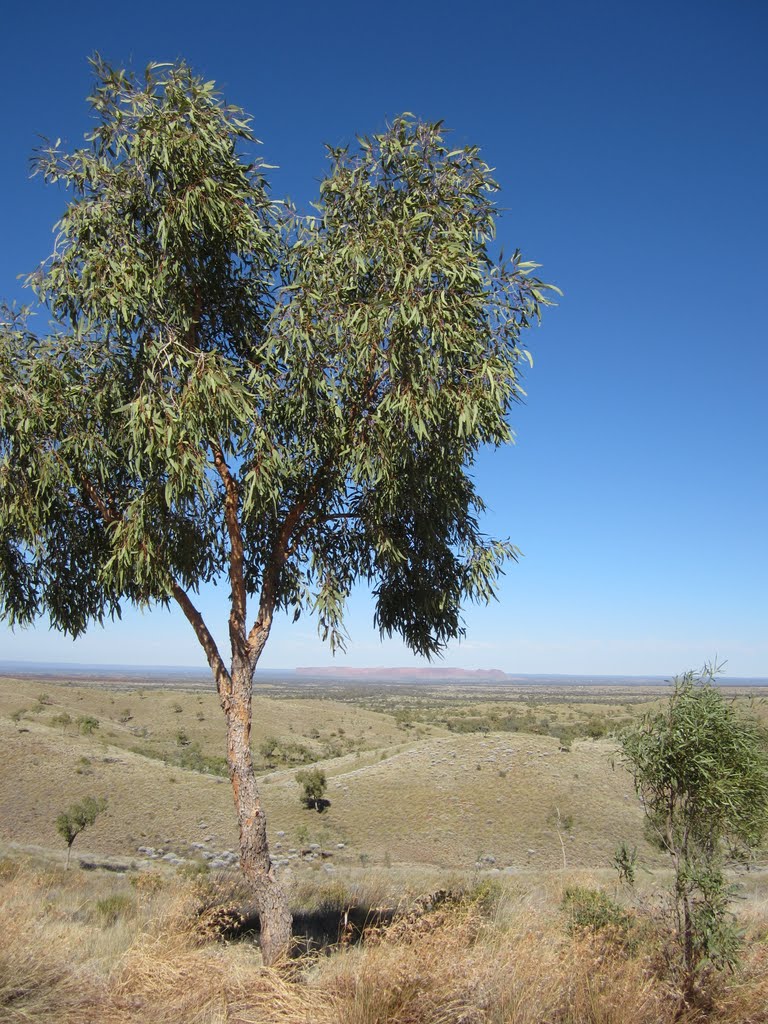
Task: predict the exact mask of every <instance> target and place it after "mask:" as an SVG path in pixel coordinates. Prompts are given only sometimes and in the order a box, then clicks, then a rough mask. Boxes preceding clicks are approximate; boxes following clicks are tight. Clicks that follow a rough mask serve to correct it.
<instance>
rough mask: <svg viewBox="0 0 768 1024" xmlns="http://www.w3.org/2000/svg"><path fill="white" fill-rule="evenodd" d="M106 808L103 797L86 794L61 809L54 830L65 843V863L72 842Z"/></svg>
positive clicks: (69, 854) (70, 852)
mask: <svg viewBox="0 0 768 1024" xmlns="http://www.w3.org/2000/svg"><path fill="white" fill-rule="evenodd" d="M106 809H107V801H106V800H105V799H103V798H97V797H93V796H87V797H85V799H84V800H81V801H80V802H79V803H75V804H72V805H71V806H70V807H68V808H67V809H66V811H62V812H61V814H59V815H58V817H57V818H56V831H57V832H58V833H59V835H60V836H61V838H62V839H63V840H64V842H65V843H66V844H67V864H66V866H67V867H69V858H70V856H71V854H72V844H73V843H74V841H75V840H76V839H77V837H78V836H79V835H80V833H81V832H83V831H85V829H87V828H88V826H89V825H93V823H94V822H95V821H96V819H97V818H98V816H99V815H100V814H102V813H103V812H104V811H105V810H106Z"/></svg>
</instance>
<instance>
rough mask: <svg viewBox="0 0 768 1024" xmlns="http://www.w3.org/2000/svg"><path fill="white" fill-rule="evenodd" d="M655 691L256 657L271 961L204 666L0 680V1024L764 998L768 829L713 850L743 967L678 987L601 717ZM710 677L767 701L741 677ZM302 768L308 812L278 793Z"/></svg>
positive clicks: (510, 1022)
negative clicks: (284, 950)
mask: <svg viewBox="0 0 768 1024" xmlns="http://www.w3.org/2000/svg"><path fill="white" fill-rule="evenodd" d="M667 692H668V687H666V688H665V687H663V686H653V685H637V686H619V685H615V686H545V685H542V684H538V685H525V684H520V685H512V684H509V683H506V684H499V685H496V684H492V683H488V684H485V683H474V684H472V685H469V684H464V683H455V682H454V683H441V684H438V683H432V682H425V681H421V682H419V683H412V684H409V683H407V682H398V683H383V682H375V681H371V680H368V681H365V682H362V683H356V682H353V681H350V680H345V681H343V682H338V681H334V680H332V679H325V678H319V679H314V678H313V677H311V676H307V677H305V678H298V677H297V678H292V679H285V678H270V677H269V676H268V675H264V676H262V679H261V681H259V680H258V677H257V682H256V685H255V690H254V709H253V720H254V729H253V740H252V746H253V752H254V757H255V760H256V764H257V771H258V775H259V785H260V791H261V794H262V796H263V801H264V806H265V809H266V813H267V819H268V822H269V839H270V849H271V851H272V857H273V860H274V862H275V864H276V866H277V872H278V876H279V877H280V878H281V880H282V881H283V882H284V883H285V884H286V886H287V887H288V890H289V892H290V893H291V899H292V905H293V910H294V915H295V918H296V925H295V930H296V933H297V935H296V946H297V950H296V956H295V958H294V959H293V960H292V961H291V962H290V964H288V965H286V966H284V967H283V968H282V969H279V970H266V969H264V968H263V967H262V966H261V963H260V957H259V953H258V946H257V944H256V938H255V935H254V932H253V929H252V927H251V926H252V924H253V922H252V921H249V919H248V914H247V894H245V893H244V892H243V891H242V889H241V887H240V883H239V881H238V872H237V859H236V856H235V851H236V850H237V835H236V830H235V816H234V811H233V806H232V795H231V790H230V786H229V782H228V779H227V778H226V771H225V766H224V762H223V756H222V755H223V752H224V743H225V739H224V722H223V716H222V715H221V711H220V709H219V707H218V702H217V698H216V696H215V694H214V693H213V692H212V688H211V686H210V685H209V684H208V683H206V682H204V681H203V680H202V679H201V680H200V682H197V681H195V680H191V679H183V680H179V679H178V678H169V679H162V678H160V677H151V678H147V679H143V680H140V681H139V680H137V679H131V678H125V679H121V680H116V679H112V680H108V681H99V680H95V679H84V678H79V679H78V678H74V679H66V678H63V677H62V678H39V677H38V678H33V677H27V678H3V679H0V743H1V744H2V750H3V758H2V772H1V773H0V846H1V848H0V853H1V854H2V857H3V859H2V862H1V863H0V892H1V895H0V917H1V918H2V925H1V927H2V935H3V942H2V944H0V1021H3V1022H5V1021H9V1022H10V1021H13V1022H22V1021H24V1022H28V1021H57V1022H58V1021H61V1022H73V1024H74V1022H89V1021H94V1022H95V1021H116V1022H139V1021H153V1022H161V1024H162V1022H168V1024H171V1022H176V1021H185V1022H189V1024H223V1022H239V1024H251V1022H254V1024H255V1022H285V1024H292V1022H297V1024H298V1022H315V1021H316V1022H318V1024H324V1022H326V1021H327V1022H339V1024H341V1022H344V1024H346V1022H350V1024H385V1022H386V1024H417V1022H425V1024H443V1022H445V1024H448V1022H467V1024H469V1022H478V1024H479V1022H493V1024H517V1022H519V1024H533V1022H541V1024H544V1022H553V1024H554V1022H558V1024H560V1022H563V1024H565V1022H572V1024H576V1022H582V1021H583V1022H603V1024H609V1022H616V1024H619V1022H625V1021H626V1022H635V1021H637V1022H649V1024H650V1022H662V1021H672V1020H675V1019H677V1020H685V1021H699V1020H713V1021H723V1022H725V1021H732V1022H737V1021H738V1022H749V1021H766V1020H768V887H767V886H766V871H765V865H766V855H765V851H759V853H758V856H757V858H756V860H755V862H754V863H752V864H750V865H749V869H748V870H747V867H746V866H745V867H743V868H740V869H739V870H738V871H734V873H733V882H734V885H735V886H736V887H737V888H736V895H737V896H738V898H737V899H736V900H735V901H734V912H735V913H736V914H737V916H738V920H739V923H740V926H741V928H742V929H743V932H744V952H743V964H742V967H741V968H740V969H739V971H738V972H737V973H736V974H733V975H723V976H721V977H718V978H716V979H712V981H711V984H710V985H709V986H708V988H707V991H706V993H704V992H702V993H701V997H700V998H699V999H697V1000H695V1001H693V1002H689V1003H688V1004H686V1005H681V1003H680V999H679V998H678V992H677V989H676V973H675V962H674V952H673V949H672V947H671V945H670V940H669V923H670V917H669V915H670V908H669V905H668V899H667V897H666V895H665V892H666V891H667V890H668V887H669V881H670V877H671V875H670V871H669V865H668V864H667V863H666V861H665V858H664V855H663V854H662V853H660V852H659V851H658V850H656V849H655V848H654V847H653V846H652V845H651V844H650V843H649V842H648V841H646V838H645V833H644V828H643V821H644V818H643V812H642V808H641V806H640V804H639V801H638V798H637V796H636V794H635V791H634V787H633V783H632V779H631V777H630V775H629V774H628V773H627V771H626V770H625V769H624V767H623V766H622V764H621V760H620V757H619V756H618V751H617V745H616V740H615V736H616V735H617V733H618V732H619V731H620V730H621V729H622V728H624V727H625V726H626V725H628V724H629V723H631V722H632V721H635V720H636V719H637V716H639V715H641V714H643V713H644V712H646V711H648V710H649V709H652V708H654V707H658V706H659V705H660V703H661V702H662V701H664V700H665V697H666V693H667ZM732 695H733V698H734V699H735V700H736V701H737V702H739V703H745V704H746V702H749V704H750V706H751V709H752V712H753V713H755V714H758V715H759V716H760V717H762V718H768V711H766V708H765V707H764V705H763V704H762V696H763V691H761V690H759V689H757V688H754V687H753V688H750V689H749V690H746V689H744V690H733V691H732ZM306 765H313V766H317V767H319V768H321V769H322V770H323V771H324V772H325V775H326V777H327V783H328V784H327V790H326V794H325V795H326V798H327V800H328V801H330V804H329V806H328V807H327V808H326V809H325V810H324V811H323V813H318V812H316V811H315V810H308V809H306V808H304V807H303V806H302V804H301V801H300V787H299V786H298V785H297V782H296V780H295V775H296V771H297V770H298V769H299V768H301V767H303V766H306ZM87 796H94V797H105V798H106V799H107V801H108V807H107V810H106V812H105V813H103V814H102V815H101V816H100V817H99V818H98V819H97V820H96V822H95V823H94V824H93V825H92V826H91V827H89V828H87V829H86V830H85V831H84V832H83V833H82V834H81V835H80V836H79V837H78V838H77V839H76V841H75V843H74V845H73V849H72V862H71V867H70V869H69V870H65V860H66V849H65V845H64V843H63V841H62V839H61V837H60V836H59V835H58V834H57V830H56V817H57V815H58V814H59V813H60V812H61V811H62V810H65V809H66V808H67V807H68V806H69V805H71V804H72V803H73V802H75V801H79V800H82V799H83V798H85V797H87ZM622 843H624V844H625V845H626V847H627V848H628V849H632V848H636V849H637V855H638V868H637V872H636V882H635V884H634V886H629V885H627V884H625V883H622V882H621V881H620V879H619V876H618V874H617V871H616V869H615V866H614V865H613V860H614V857H615V854H616V851H617V849H618V848H619V846H620V844H622ZM595 893H597V894H598V895H595ZM236 912H237V913H239V914H240V916H239V917H238V916H237V913H236ZM361 933H362V939H361Z"/></svg>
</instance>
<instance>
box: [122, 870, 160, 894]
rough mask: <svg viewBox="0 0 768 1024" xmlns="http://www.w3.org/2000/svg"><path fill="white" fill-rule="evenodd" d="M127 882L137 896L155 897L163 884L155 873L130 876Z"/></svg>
mask: <svg viewBox="0 0 768 1024" xmlns="http://www.w3.org/2000/svg"><path fill="white" fill-rule="evenodd" d="M129 881H130V883H131V886H132V887H133V889H135V890H136V892H137V893H138V894H139V896H155V895H157V893H159V892H160V890H161V889H162V888H163V885H164V884H165V883H164V882H163V878H162V876H161V875H160V874H159V873H157V872H155V871H146V872H142V873H141V874H138V875H131V877H130V879H129Z"/></svg>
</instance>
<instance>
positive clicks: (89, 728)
mask: <svg viewBox="0 0 768 1024" xmlns="http://www.w3.org/2000/svg"><path fill="white" fill-rule="evenodd" d="M77 727H78V729H79V730H80V732H81V733H82V734H83V736H90V735H92V734H93V733H94V732H96V730H97V729H98V728H99V720H98V718H94V717H93V716H92V715H81V716H80V717H79V718H78V720H77Z"/></svg>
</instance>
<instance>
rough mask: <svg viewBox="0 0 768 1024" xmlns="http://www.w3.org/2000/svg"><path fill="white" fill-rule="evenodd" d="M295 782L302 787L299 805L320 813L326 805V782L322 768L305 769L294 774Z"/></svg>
mask: <svg viewBox="0 0 768 1024" xmlns="http://www.w3.org/2000/svg"><path fill="white" fill-rule="evenodd" d="M296 781H297V782H298V784H299V785H300V786H301V787H302V793H301V796H300V800H301V803H302V805H303V806H304V807H306V808H308V809H309V808H313V809H315V810H317V811H322V810H324V809H325V807H326V806H327V805H328V801H327V800H325V799H324V795H325V790H326V787H327V785H328V781H327V779H326V777H325V772H324V771H323V770H322V768H305V769H302V771H300V772H296Z"/></svg>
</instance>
